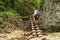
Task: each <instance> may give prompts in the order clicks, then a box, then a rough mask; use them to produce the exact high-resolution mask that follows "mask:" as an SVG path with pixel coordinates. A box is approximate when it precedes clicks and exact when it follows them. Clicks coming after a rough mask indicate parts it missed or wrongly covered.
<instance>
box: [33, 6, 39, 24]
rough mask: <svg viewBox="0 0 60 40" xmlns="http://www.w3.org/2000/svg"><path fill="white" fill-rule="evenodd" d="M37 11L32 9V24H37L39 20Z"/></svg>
mask: <svg viewBox="0 0 60 40" xmlns="http://www.w3.org/2000/svg"><path fill="white" fill-rule="evenodd" d="M39 16H40V14H39V11H38V9H37V7H35V8H34V14H33V17H34V24H38V19H39Z"/></svg>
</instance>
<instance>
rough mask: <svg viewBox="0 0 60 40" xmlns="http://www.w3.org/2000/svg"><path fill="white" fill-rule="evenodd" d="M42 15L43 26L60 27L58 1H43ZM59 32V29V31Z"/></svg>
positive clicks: (59, 2)
mask: <svg viewBox="0 0 60 40" xmlns="http://www.w3.org/2000/svg"><path fill="white" fill-rule="evenodd" d="M43 1H44V2H43V7H42V13H43V18H44V19H45V25H49V26H56V27H57V26H58V27H59V26H60V0H43ZM59 30H60V29H59Z"/></svg>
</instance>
